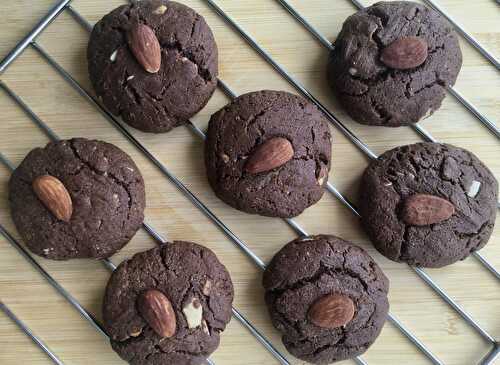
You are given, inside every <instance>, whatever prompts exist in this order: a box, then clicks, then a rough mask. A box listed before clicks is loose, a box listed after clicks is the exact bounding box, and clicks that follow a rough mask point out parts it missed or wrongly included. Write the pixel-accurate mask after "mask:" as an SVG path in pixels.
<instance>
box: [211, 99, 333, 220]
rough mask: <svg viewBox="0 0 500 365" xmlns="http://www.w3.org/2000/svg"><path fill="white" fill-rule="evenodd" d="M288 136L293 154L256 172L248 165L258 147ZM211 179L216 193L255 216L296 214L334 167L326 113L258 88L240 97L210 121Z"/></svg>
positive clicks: (315, 194)
mask: <svg viewBox="0 0 500 365" xmlns="http://www.w3.org/2000/svg"><path fill="white" fill-rule="evenodd" d="M274 137H282V138H285V139H287V140H288V141H289V142H290V143H291V144H292V146H293V150H294V153H293V157H292V158H291V160H289V161H288V162H286V163H285V164H283V165H281V166H279V167H277V168H274V169H272V170H270V171H266V172H262V173H257V174H252V173H249V172H246V171H245V164H246V162H247V160H248V158H249V156H250V155H251V154H252V152H254V151H255V149H256V147H258V146H260V145H262V144H263V143H264V142H266V141H268V140H270V139H271V138H274ZM205 165H206V170H207V175H208V180H209V182H210V185H211V186H212V189H213V190H214V191H215V194H216V195H217V196H218V197H219V198H220V199H222V200H223V201H224V202H226V203H227V204H229V205H231V206H232V207H234V208H236V209H239V210H242V211H245V212H247V213H252V214H260V215H264V216H271V217H294V216H297V215H299V214H300V213H301V212H302V211H303V210H304V209H306V208H307V207H309V206H311V205H312V204H314V203H316V202H317V201H318V200H319V199H320V198H321V196H322V195H323V190H324V186H325V184H326V183H327V181H328V172H329V171H330V165H331V135H330V131H329V127H328V124H327V121H326V119H325V117H324V116H323V114H322V113H321V112H320V111H319V110H318V109H317V108H316V107H315V106H314V105H312V104H311V103H309V102H307V101H306V100H304V99H302V98H301V97H299V96H296V95H293V94H290V93H287V92H281V91H268V90H264V91H257V92H252V93H248V94H245V95H242V96H240V97H238V98H236V99H235V100H234V101H233V102H231V103H230V104H229V105H227V106H226V107H224V108H223V109H221V110H220V111H218V112H217V113H216V114H214V115H213V116H212V118H211V119H210V123H209V127H208V136H207V141H206V144H205Z"/></svg>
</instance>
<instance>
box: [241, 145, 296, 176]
mask: <svg viewBox="0 0 500 365" xmlns="http://www.w3.org/2000/svg"><path fill="white" fill-rule="evenodd" d="M293 153H294V151H293V146H292V144H291V143H290V141H289V140H288V139H286V138H282V137H274V138H271V139H268V140H267V141H265V142H264V143H262V144H261V145H260V146H258V147H257V148H256V149H255V150H254V151H253V153H252V155H251V156H250V158H249V159H248V161H247V163H246V164H245V171H247V172H249V173H251V174H258V173H260V172H265V171H269V170H272V169H274V168H276V167H279V166H281V165H284V164H285V163H287V162H288V161H290V160H291V159H292V157H293Z"/></svg>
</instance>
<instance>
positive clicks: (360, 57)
mask: <svg viewBox="0 0 500 365" xmlns="http://www.w3.org/2000/svg"><path fill="white" fill-rule="evenodd" d="M415 36H417V37H419V38H420V39H422V40H425V41H426V42H427V48H428V56H427V59H426V60H425V62H424V63H423V64H422V65H420V66H418V67H415V68H411V69H394V68H391V67H388V66H386V65H385V64H384V63H383V62H382V61H381V54H382V51H383V50H384V49H385V48H386V47H388V46H389V45H390V44H392V43H393V42H395V41H396V40H398V39H400V38H403V37H415ZM461 65H462V53H461V51H460V46H459V43H458V38H457V36H456V34H455V32H454V31H453V29H452V27H451V25H450V24H449V23H448V22H447V21H446V20H445V19H444V18H443V17H442V16H441V15H439V14H438V13H437V12H435V11H434V10H432V9H429V8H427V7H425V6H423V5H420V4H417V3H413V2H409V1H391V2H379V3H376V4H374V5H372V6H370V7H367V8H365V9H363V10H360V11H358V12H357V13H356V14H354V15H352V16H350V17H349V18H347V20H346V21H345V23H344V25H343V27H342V31H341V32H340V34H339V36H338V38H337V40H336V41H335V48H334V50H333V51H332V52H331V55H330V62H329V65H328V75H329V81H330V85H331V87H332V89H333V91H334V92H335V94H336V96H337V98H338V100H339V101H340V103H341V104H342V106H343V107H344V108H345V110H346V111H347V113H348V114H349V115H350V116H351V117H352V118H353V119H354V120H355V121H357V122H359V123H362V124H368V125H381V126H386V127H398V126H402V125H409V124H412V123H417V122H418V121H420V120H422V119H424V118H426V117H428V116H429V115H430V114H432V113H433V112H434V111H436V110H437V109H439V107H440V106H441V102H442V100H443V98H444V97H445V91H446V87H447V86H450V85H453V84H454V83H455V81H456V78H457V75H458V72H459V71H460V67H461Z"/></svg>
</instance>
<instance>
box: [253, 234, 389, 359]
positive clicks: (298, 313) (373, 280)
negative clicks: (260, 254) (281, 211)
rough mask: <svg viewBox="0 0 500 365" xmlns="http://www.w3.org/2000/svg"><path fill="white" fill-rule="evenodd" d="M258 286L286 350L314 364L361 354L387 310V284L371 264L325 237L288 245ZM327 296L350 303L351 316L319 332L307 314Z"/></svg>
mask: <svg viewBox="0 0 500 365" xmlns="http://www.w3.org/2000/svg"><path fill="white" fill-rule="evenodd" d="M263 285H264V289H265V300H266V304H267V307H268V310H269V313H270V315H271V320H272V322H273V324H274V326H275V327H276V328H277V329H278V330H279V331H280V332H281V333H282V335H283V337H282V340H283V343H284V344H285V346H286V348H287V349H288V351H290V353H291V354H292V355H294V356H296V357H298V358H300V359H302V360H305V361H308V362H311V363H314V364H328V363H331V362H334V361H340V360H345V359H348V358H352V357H355V356H357V355H360V354H362V353H363V352H365V351H366V350H367V349H368V347H369V346H370V345H371V344H372V343H373V342H374V341H375V339H376V338H377V336H378V335H379V334H380V331H381V330H382V327H383V325H384V323H385V320H386V317H387V313H388V310H389V302H388V300H387V293H388V290H389V281H388V279H387V278H386V276H385V275H384V273H383V272H382V271H381V270H380V268H379V267H378V265H377V264H376V263H375V261H373V259H372V258H371V257H370V256H369V255H368V254H367V253H366V252H365V251H364V250H363V249H361V248H360V247H357V246H355V245H353V244H351V243H349V242H347V241H344V240H343V239H341V238H338V237H335V236H330V235H318V236H310V237H305V238H299V239H296V240H294V241H292V242H290V243H288V244H287V245H286V246H285V247H283V248H282V249H281V250H280V251H279V252H278V253H277V254H276V255H275V256H274V258H273V259H272V261H271V263H270V264H269V266H268V268H267V270H266V271H265V273H264V278H263ZM331 293H336V294H340V295H344V296H347V297H349V298H350V299H351V300H352V301H353V302H354V305H355V308H356V310H355V313H354V317H353V319H352V320H351V321H350V322H349V323H347V324H346V325H345V326H342V327H338V328H333V329H329V328H322V327H318V326H316V325H314V324H313V323H312V322H311V320H310V319H309V318H308V312H309V310H310V307H311V305H312V304H313V303H315V302H316V301H317V300H318V299H320V298H322V297H324V296H325V295H328V294H331Z"/></svg>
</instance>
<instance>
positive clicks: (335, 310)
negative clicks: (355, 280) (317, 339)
mask: <svg viewBox="0 0 500 365" xmlns="http://www.w3.org/2000/svg"><path fill="white" fill-rule="evenodd" d="M355 310H356V309H355V307H354V302H353V301H352V299H351V298H349V297H348V296H345V295H342V294H328V295H325V296H324V297H321V298H320V299H318V300H317V301H316V302H314V304H313V305H312V306H311V308H309V319H310V320H311V322H312V323H314V324H315V325H316V326H318V327H323V328H337V327H342V326H345V325H346V324H347V323H349V322H350V321H351V320H352V319H353V318H354V312H355Z"/></svg>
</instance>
